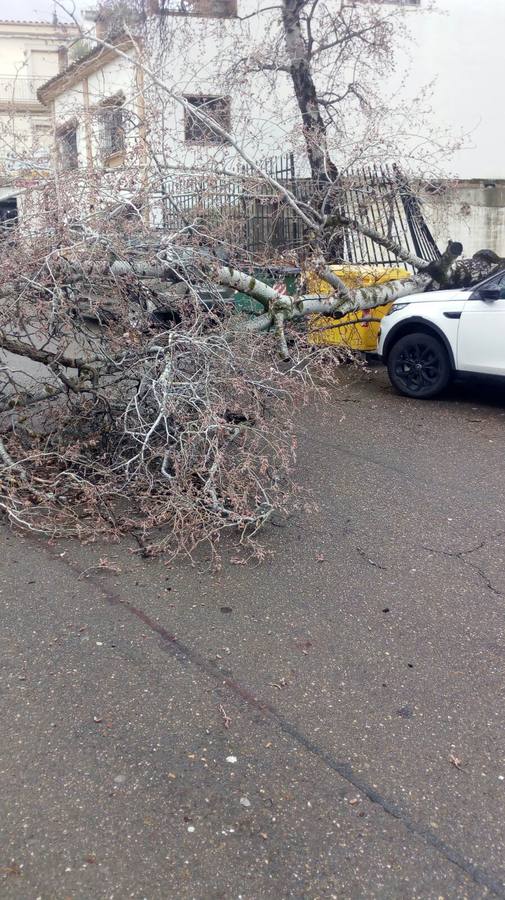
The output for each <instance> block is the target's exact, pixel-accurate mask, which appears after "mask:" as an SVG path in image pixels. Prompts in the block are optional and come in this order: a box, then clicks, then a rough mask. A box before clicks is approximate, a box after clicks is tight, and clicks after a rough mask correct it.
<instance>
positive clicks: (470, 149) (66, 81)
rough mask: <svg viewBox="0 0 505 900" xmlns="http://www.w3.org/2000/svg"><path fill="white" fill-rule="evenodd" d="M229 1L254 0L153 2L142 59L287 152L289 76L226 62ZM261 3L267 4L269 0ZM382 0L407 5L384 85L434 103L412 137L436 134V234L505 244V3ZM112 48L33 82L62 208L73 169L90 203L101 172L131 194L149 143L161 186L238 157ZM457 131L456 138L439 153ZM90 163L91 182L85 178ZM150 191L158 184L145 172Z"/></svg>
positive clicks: (232, 38)
mask: <svg viewBox="0 0 505 900" xmlns="http://www.w3.org/2000/svg"><path fill="white" fill-rule="evenodd" d="M237 2H238V4H239V8H238V12H239V13H240V15H241V17H242V16H244V14H246V13H247V12H250V11H251V9H253V8H254V6H255V5H256V4H255V0H193V3H192V4H191V14H188V13H187V4H186V5H185V4H184V3H183V2H179V0H168V3H166V4H165V7H164V15H159V14H158V12H159V10H153V15H152V17H151V19H150V20H149V22H148V27H147V32H146V36H145V39H144V40H145V43H144V48H143V52H144V59H145V60H146V61H147V66H148V67H150V68H151V69H152V71H153V72H154V75H155V76H156V77H157V78H161V79H162V80H164V81H165V82H166V83H167V84H168V85H169V86H170V87H171V89H172V91H174V92H176V93H178V94H180V95H182V96H185V97H187V98H188V99H190V100H191V102H192V103H193V104H197V105H199V104H201V105H203V106H204V107H205V109H206V110H207V111H209V112H211V113H212V115H213V116H214V117H216V118H217V119H218V121H219V122H220V123H221V124H222V125H223V126H224V127H225V128H226V129H227V130H230V131H231V133H232V134H233V135H234V136H236V137H237V139H238V140H239V141H240V145H241V146H242V147H243V148H244V149H245V150H246V152H247V153H248V154H249V155H250V156H251V157H252V158H255V159H259V158H262V157H266V156H269V155H271V154H275V153H279V152H282V151H283V150H285V149H286V145H289V146H292V145H293V144H294V145H295V146H298V147H299V148H302V147H303V139H302V136H301V130H300V127H299V116H298V111H297V109H296V106H295V104H294V101H293V98H292V91H291V87H290V85H289V82H288V80H287V79H288V76H287V75H285V76H284V75H282V74H281V75H277V76H276V79H275V82H274V81H273V80H272V82H271V83H270V86H269V88H268V89H267V82H266V81H265V80H264V77H263V76H261V77H260V76H257V75H254V74H247V75H246V74H244V72H243V71H241V70H240V68H239V69H236V70H234V69H233V67H231V66H230V61H231V60H232V58H235V59H236V58H237V57H238V56H240V48H241V47H246V46H247V41H248V39H249V37H250V34H251V32H250V25H249V22H250V20H246V23H244V21H243V20H242V18H241V17H237ZM367 2H373V0H348V5H350V6H352V5H358V4H361V3H367ZM260 5H262V6H264V7H269V6H271V4H270V3H269V2H268V0H260ZM383 5H384V7H387V9H388V10H389V9H391V8H392V7H394V6H398V7H401V8H402V10H401V11H402V15H401V16H400V17H399V19H398V21H397V23H396V26H395V27H396V29H397V38H396V41H395V44H396V45H397V46H398V56H397V58H396V59H395V62H396V73H395V75H394V76H393V77H392V78H391V79H390V80H389V81H387V82H385V84H384V91H385V92H386V94H387V93H388V91H389V92H390V94H391V96H392V97H394V98H395V100H396V101H398V102H399V103H402V102H403V103H404V106H405V109H408V108H409V106H410V108H411V109H412V108H414V107H415V108H417V107H418V106H420V105H421V103H420V102H418V101H417V100H416V102H415V103H414V102H413V101H414V98H418V96H419V95H420V93H421V92H422V90H423V88H424V87H425V86H426V85H428V84H430V85H431V97H430V95H429V92H428V94H427V95H425V97H424V99H423V101H422V102H423V103H424V104H425V105H426V106H428V107H430V110H429V112H427V114H426V115H425V117H424V122H425V124H424V129H425V131H424V133H423V134H420V135H417V134H416V133H415V129H414V128H413V129H412V130H413V133H412V134H411V135H410V136H409V137H410V138H411V142H412V143H413V144H415V143H416V142H417V143H418V144H419V146H421V147H422V146H427V145H428V143H432V144H434V145H436V143H437V141H438V142H439V144H440V150H441V153H440V163H439V165H440V171H441V176H443V177H441V179H440V181H439V186H440V187H441V194H440V196H438V195H437V198H436V201H435V200H433V195H430V196H431V199H430V197H428V201H429V205H428V207H427V208H428V210H429V218H430V224H431V225H432V227H433V228H434V230H435V232H436V234H437V237H438V239H439V240H440V243H441V244H445V242H446V240H447V239H448V238H453V239H456V238H460V239H462V241H463V243H464V244H465V252H466V253H467V254H468V253H472V252H474V251H475V250H476V249H480V248H482V247H486V246H488V247H491V248H492V249H495V250H496V251H498V252H500V253H502V254H503V255H505V171H504V169H505V162H504V161H503V159H502V155H501V147H502V145H503V137H504V134H503V132H504V130H505V126H504V124H503V118H502V115H501V108H500V103H499V100H497V99H496V96H497V90H498V86H499V84H500V75H501V47H502V43H503V34H504V33H505V5H504V4H503V3H502V0H480V3H479V10H478V14H477V12H476V10H475V7H474V5H473V4H470V3H469V2H467V0H435V2H434V3H432V2H431V0H383ZM269 15H271V14H269V13H268V12H265V13H263V14H262V16H261V17H260V19H259V20H256V22H257V23H258V24H256V26H255V27H256V35H255V37H256V39H258V37H261V34H263V35H265V39H267V37H268V33H269V29H270V27H271V21H272V20H271V19H270V18H269ZM97 28H100V22H99V21H98V23H97ZM260 29H261V33H260ZM408 32H410V34H412V35H413V37H414V42H413V43H412V41H411V40H410V39H409V38H408V37H407V33H408ZM117 47H118V49H119V51H120V53H121V54H122V55H119V56H118V54H117V53H116V52H115V51H114V50H112V49H107V48H103V47H98V48H95V49H92V50H90V51H89V52H88V53H87V54H86V55H84V56H82V57H81V58H80V59H79V60H77V61H76V62H74V63H73V64H71V65H70V66H69V67H68V68H67V69H66V70H65V71H63V72H61V73H60V74H58V75H56V76H55V77H53V78H52V79H51V80H50V81H49V82H47V83H46V84H45V85H44V86H43V87H42V88H41V89H40V90H39V94H38V96H39V98H40V100H41V101H42V102H43V103H44V104H45V105H46V107H47V109H48V111H49V113H50V115H51V118H52V122H53V129H54V137H55V152H56V156H55V159H56V165H57V168H58V172H59V175H58V178H59V185H60V194H61V197H62V198H63V199H62V200H61V203H62V204H63V206H65V204H66V201H65V199H64V190H63V188H64V187H65V185H69V184H71V185H72V186H73V188H74V189H75V186H76V185H77V184H78V183H79V179H78V178H76V174H77V173H78V172H79V171H81V172H82V173H83V175H84V174H85V175H86V178H84V179H83V180H82V185H83V190H84V191H86V190H87V191H88V194H87V200H86V202H88V203H89V202H91V204H92V205H93V203H96V202H98V199H99V197H98V194H97V185H98V183H99V182H100V191H101V193H102V196H101V198H100V202H102V201H103V202H106V199H107V198H106V194H107V184H110V183H111V182H110V180H109V181H108V180H107V177H103V176H104V172H105V173H106V172H107V171H109V170H113V169H114V170H117V173H116V174H117V176H118V177H122V178H123V183H122V185H121V187H122V190H123V193H124V196H125V197H126V196H130V197H131V196H133V194H134V193H135V192H137V193H138V192H140V191H141V190H142V185H143V183H144V184H145V183H147V179H148V178H149V179H152V177H153V168H152V153H153V151H155V156H156V165H157V166H158V167H159V170H160V172H163V176H162V177H161V176H160V181H159V190H160V192H162V191H163V190H164V189H165V182H164V178H165V177H166V174H167V172H168V173H169V172H170V170H171V167H173V168H174V169H175V168H178V169H180V168H181V166H182V167H184V166H186V167H187V168H188V169H192V168H195V167H197V168H198V167H200V168H205V167H208V166H209V165H210V163H211V162H213V163H215V162H216V161H218V162H219V164H220V165H227V164H228V163H229V160H230V159H231V158H232V157H233V156H234V153H233V150H232V148H230V147H227V146H226V145H223V144H222V142H220V141H219V140H216V136H215V135H213V134H212V131H209V129H205V128H202V125H201V124H200V123H199V122H198V121H197V120H195V118H194V117H192V116H191V114H188V111H187V110H185V109H184V108H183V106H181V105H180V104H179V103H177V102H176V100H175V99H173V98H172V97H171V96H170V95H169V94H167V93H164V92H160V91H159V90H158V89H157V88H156V87H152V88H149V89H148V90H147V91H145V90H144V87H145V83H146V79H147V82H149V80H150V76H149V73H147V74H146V73H145V72H144V73H143V72H142V71H141V70H140V69H139V68H136V67H135V65H134V64H132V62H131V61H133V62H134V60H135V59H136V57H137V48H136V47H135V46H134V44H132V42H131V41H130V40H129V39H126V38H124V36H123V37H122V38H118V39H117ZM146 51H147V52H146ZM408 126H409V123H408V122H407V125H406V130H407V132H408V130H409V128H408ZM428 138H429V139H430V141H428ZM431 139H432V140H431ZM453 143H457V144H458V145H459V146H458V147H457V148H456V149H455V150H454V151H453V152H452V151H451V153H450V154H449V153H448V152H446V153H445V154H444V150H446V149H447V148H448V147H449V145H451V144H453ZM148 146H149V152H148ZM391 146H394V133H393V141H392V144H391ZM376 152H377V154H378V158H379V159H380V158H381V154H384V153H385V152H386V151H385V150H384V149H383V148H382V147H381V146H380V145H379V146H378V147H377V151H376ZM388 153H389V154H390V153H391V151H390V150H388ZM399 155H400V157H401V151H399ZM421 155H422V154H421ZM98 173H100V175H101V178H100V179H99V180H97V179H96V178H95V179H94V180H93V179H92V180H90V177H89V176H94V175H98ZM133 173H136V175H135V176H134V175H133ZM139 173H140V174H139ZM132 178H134V180H135V181H136V183H135V184H133V182H132ZM91 184H92V185H93V187H92V191H91V200H90V197H89V196H88V195H89V186H90V185H91ZM115 184H117V182H115ZM86 186H87V187H86ZM149 190H150V192H151V194H152V183H151V187H150V188H149ZM62 191H63V193H62ZM99 193H100V192H99ZM83 201H84V194H83ZM150 214H151V216H152V215H153V210H152V209H151V211H150Z"/></svg>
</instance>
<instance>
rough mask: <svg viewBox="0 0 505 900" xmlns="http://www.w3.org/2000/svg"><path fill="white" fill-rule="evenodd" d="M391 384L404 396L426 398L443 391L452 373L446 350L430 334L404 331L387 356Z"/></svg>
mask: <svg viewBox="0 0 505 900" xmlns="http://www.w3.org/2000/svg"><path fill="white" fill-rule="evenodd" d="M388 373H389V378H390V380H391V383H392V385H393V386H394V387H395V388H396V390H397V391H399V392H400V394H405V396H406V397H417V398H419V399H423V400H426V399H428V398H429V397H434V396H435V395H436V394H439V393H440V391H443V389H444V388H445V387H447V385H448V384H449V381H450V380H451V376H452V369H451V364H450V361H449V357H448V355H447V351H446V349H445V347H444V346H443V344H442V343H441V341H439V340H438V338H436V337H434V336H433V335H432V334H423V333H421V332H420V333H416V334H406V335H404V336H403V337H401V338H399V340H398V341H397V342H396V344H394V346H393V347H392V348H391V351H390V353H389V356H388Z"/></svg>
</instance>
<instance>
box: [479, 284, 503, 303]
mask: <svg viewBox="0 0 505 900" xmlns="http://www.w3.org/2000/svg"><path fill="white" fill-rule="evenodd" d="M500 294H501V291H500V288H497V287H489V288H481V290H480V291H479V297H480V299H481V300H499V299H500Z"/></svg>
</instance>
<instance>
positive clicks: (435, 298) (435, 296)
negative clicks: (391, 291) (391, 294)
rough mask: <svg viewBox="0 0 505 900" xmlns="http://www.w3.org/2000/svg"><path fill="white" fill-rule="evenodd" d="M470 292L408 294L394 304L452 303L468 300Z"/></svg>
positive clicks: (452, 290) (452, 291) (459, 289)
mask: <svg viewBox="0 0 505 900" xmlns="http://www.w3.org/2000/svg"><path fill="white" fill-rule="evenodd" d="M470 293H471V292H470V291H469V290H462V289H461V288H458V289H457V290H454V289H451V290H447V291H427V292H426V293H424V294H407V296H406V297H398V299H397V300H393V303H437V302H440V301H441V300H442V301H445V302H448V303H450V302H451V300H468V297H469V296H470Z"/></svg>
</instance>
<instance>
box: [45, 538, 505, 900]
mask: <svg viewBox="0 0 505 900" xmlns="http://www.w3.org/2000/svg"><path fill="white" fill-rule="evenodd" d="M34 540H35V541H36V543H37V544H38V545H39V546H41V547H43V549H44V550H45V552H46V553H47V554H48V555H49V556H51V557H52V558H53V559H55V560H59V562H62V563H64V565H65V566H66V567H67V568H68V569H70V571H72V572H73V573H76V574H80V569H79V567H78V566H77V565H76V564H75V563H72V562H71V560H69V559H66V558H62V557H61V556H60V555H59V554H58V553H57V551H55V550H52V548H50V547H49V546H47V545H46V544H44V543H43V542H42V541H41V540H40V539H37V538H35V539H34ZM475 549H478V548H475ZM479 549H480V548H479ZM471 552H475V551H474V550H473V551H471ZM87 583H88V584H92V585H93V587H94V588H95V590H96V591H97V593H98V594H99V595H101V596H102V597H103V598H104V600H105V601H106V602H107V603H108V604H109V605H110V606H113V607H120V608H121V609H124V610H125V611H126V612H128V614H129V615H131V616H132V617H134V618H136V619H137V620H138V621H139V622H142V624H143V625H144V626H145V627H146V628H149V630H150V631H152V632H153V633H154V634H157V635H158V636H159V637H160V638H161V645H160V646H161V647H162V648H163V650H164V651H165V652H167V653H170V654H171V655H172V657H173V658H175V659H177V660H179V661H180V660H181V659H182V660H188V661H189V662H191V663H192V664H193V665H194V666H195V668H196V669H198V670H199V671H201V672H203V673H205V674H206V675H207V676H209V677H210V678H212V679H214V680H217V679H218V680H219V683H220V685H221V687H223V686H224V687H225V688H227V689H228V691H229V692H230V694H232V695H233V696H234V697H235V698H237V699H239V700H241V701H242V702H243V703H245V704H246V706H249V707H251V708H253V709H254V710H256V711H257V712H260V713H261V714H263V716H264V717H265V718H267V719H269V720H270V721H272V722H275V723H276V725H277V726H278V728H279V729H280V731H282V732H283V733H284V734H287V735H289V736H290V737H291V738H292V739H293V740H294V741H296V743H297V744H298V745H299V746H301V747H303V748H304V749H305V750H307V752H309V753H311V754H312V755H313V756H315V757H316V758H317V759H319V760H320V761H321V762H322V763H324V765H326V766H327V767H328V768H329V769H331V770H332V771H333V772H335V773H336V774H337V775H339V776H340V777H341V778H342V779H344V780H345V781H347V782H348V783H349V784H351V785H352V786H353V787H354V788H355V789H356V790H357V791H359V792H360V793H361V794H363V795H364V796H365V797H367V799H368V800H369V801H370V802H371V803H375V804H377V806H378V807H380V808H381V809H382V810H383V811H384V812H385V813H386V814H387V815H389V816H391V817H392V818H393V819H396V820H397V821H398V822H399V823H400V824H401V825H402V826H403V828H404V829H405V830H406V831H407V832H408V833H409V834H411V835H412V836H413V837H415V838H418V839H421V840H422V841H423V842H424V843H425V844H426V845H428V846H429V847H432V848H433V849H434V850H435V851H436V852H437V853H439V854H440V855H441V856H442V857H443V858H444V859H446V860H447V861H448V862H450V863H452V864H453V865H454V866H456V867H457V868H458V869H460V871H461V872H463V873H464V874H465V875H467V876H468V877H469V878H470V879H471V880H472V881H473V882H474V883H475V884H478V885H480V886H482V887H485V888H487V890H489V891H490V892H491V893H492V894H494V895H495V896H497V897H501V898H503V900H505V882H503V881H501V880H500V879H499V878H498V877H496V876H495V875H494V874H493V873H491V872H488V871H487V870H486V869H484V868H482V867H481V866H478V865H476V864H475V863H473V862H472V860H471V859H470V858H469V857H467V856H465V854H464V853H463V852H461V851H460V850H458V849H456V848H455V847H452V846H451V845H449V844H447V843H446V842H445V841H443V840H442V839H441V838H440V837H438V835H437V834H436V833H435V832H434V831H433V830H432V829H431V828H430V827H428V826H426V825H424V824H423V823H422V822H419V821H417V820H416V819H413V818H411V816H409V815H408V814H407V813H406V812H405V810H403V809H402V807H400V806H399V805H398V804H397V803H395V802H394V801H392V800H390V799H388V798H387V797H385V796H383V795H382V794H380V793H379V791H377V790H376V789H375V788H374V787H372V785H370V784H368V782H367V781H365V780H364V779H363V778H362V777H361V776H360V775H358V774H357V773H356V772H355V771H354V769H353V768H352V766H351V765H350V764H349V763H348V762H344V761H342V760H339V759H338V758H336V757H334V756H333V755H332V754H331V753H328V752H327V751H326V750H325V749H324V747H321V746H320V745H319V744H316V743H315V741H313V740H312V739H311V738H310V737H308V736H307V735H306V734H304V733H303V732H302V731H300V729H299V728H298V727H297V726H296V725H294V724H293V723H292V722H290V721H289V720H288V719H287V718H286V717H285V716H284V715H283V714H282V713H281V712H280V711H279V710H278V709H277V708H276V707H275V706H274V705H273V704H271V703H270V702H268V701H264V700H261V699H259V698H258V697H256V696H255V694H254V693H253V692H252V691H251V690H250V689H249V688H248V687H247V686H246V685H243V684H241V683H240V682H239V681H236V680H235V679H234V678H230V677H228V676H227V675H225V674H224V673H223V671H222V670H221V669H220V668H219V666H217V665H216V664H215V663H213V662H209V660H207V659H206V658H205V657H204V656H202V654H201V653H200V652H199V651H198V650H196V649H194V648H192V647H190V646H189V645H188V644H186V643H184V642H183V641H181V640H180V639H179V638H178V637H176V636H175V635H174V634H171V633H170V632H169V631H168V630H167V629H166V628H164V627H163V626H162V625H160V624H159V623H158V622H156V621H155V620H154V619H152V618H151V616H149V615H148V614H147V613H146V612H144V610H142V609H140V608H139V607H137V606H134V604H133V603H132V602H131V601H130V600H128V599H127V598H125V597H123V596H121V594H119V593H117V592H116V591H113V590H111V589H109V588H107V587H106V586H105V585H103V584H101V583H100V582H99V581H97V580H96V578H95V577H93V576H89V577H88V579H87Z"/></svg>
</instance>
